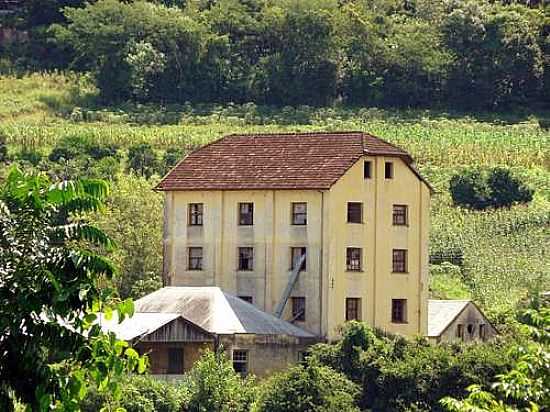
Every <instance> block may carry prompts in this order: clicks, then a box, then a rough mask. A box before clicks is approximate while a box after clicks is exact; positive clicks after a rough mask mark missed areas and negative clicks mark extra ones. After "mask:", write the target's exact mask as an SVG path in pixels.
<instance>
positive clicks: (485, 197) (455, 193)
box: [450, 167, 533, 210]
mask: <svg viewBox="0 0 550 412" xmlns="http://www.w3.org/2000/svg"><path fill="white" fill-rule="evenodd" d="M450 191H451V196H452V199H453V202H454V204H455V205H457V206H463V207H466V208H469V209H475V210H483V209H487V208H488V207H494V208H499V207H510V206H512V205H513V204H514V203H528V202H530V201H531V200H532V199H533V190H532V189H530V188H529V187H528V186H526V185H525V184H523V183H522V182H521V181H520V180H519V179H518V178H517V177H515V176H513V175H512V173H511V172H510V170H508V169H504V168H500V167H497V168H494V169H492V170H490V171H483V170H478V169H471V170H466V171H464V172H463V173H460V174H457V175H454V176H453V177H452V178H451V180H450Z"/></svg>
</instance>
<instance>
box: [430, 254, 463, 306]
mask: <svg viewBox="0 0 550 412" xmlns="http://www.w3.org/2000/svg"><path fill="white" fill-rule="evenodd" d="M462 279H463V274H462V272H461V270H460V267H458V266H455V265H453V264H452V263H448V262H444V263H442V264H440V265H430V297H431V298H433V299H469V298H470V291H469V290H468V287H467V286H466V285H465V284H464V282H463V280H462Z"/></svg>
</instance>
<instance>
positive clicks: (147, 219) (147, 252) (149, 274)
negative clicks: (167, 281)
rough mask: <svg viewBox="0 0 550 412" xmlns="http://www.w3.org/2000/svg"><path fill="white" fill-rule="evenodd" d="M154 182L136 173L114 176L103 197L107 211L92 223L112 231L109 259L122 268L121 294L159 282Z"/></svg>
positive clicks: (158, 208) (142, 291) (158, 202)
mask: <svg viewBox="0 0 550 412" xmlns="http://www.w3.org/2000/svg"><path fill="white" fill-rule="evenodd" d="M152 183H153V182H151V181H147V180H145V179H144V178H141V177H136V176H122V175H119V176H117V180H116V181H115V182H114V183H113V190H112V191H111V194H110V196H109V198H108V199H107V200H106V208H107V211H106V213H101V214H99V213H98V214H95V215H94V217H93V221H94V222H95V224H96V225H97V226H98V227H100V228H102V229H103V230H105V231H106V232H108V233H112V236H113V239H114V240H115V241H116V242H117V244H118V246H119V247H118V248H117V249H116V250H114V251H113V252H111V254H110V257H111V259H112V260H113V261H114V262H115V263H116V264H117V266H119V267H120V268H121V273H120V276H119V277H117V279H115V284H116V286H117V289H118V291H119V293H120V295H121V296H122V297H127V296H131V297H133V298H136V299H137V298H140V297H142V296H144V295H146V294H147V293H150V292H153V291H154V290H156V289H158V288H159V287H161V286H162V281H161V276H160V274H161V271H162V227H163V226H162V216H163V215H162V207H163V201H162V195H161V194H159V193H156V192H153V191H152V190H151V185H152Z"/></svg>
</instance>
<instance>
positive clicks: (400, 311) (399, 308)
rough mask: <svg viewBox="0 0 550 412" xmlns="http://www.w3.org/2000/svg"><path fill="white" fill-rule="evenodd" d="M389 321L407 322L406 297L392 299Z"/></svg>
mask: <svg viewBox="0 0 550 412" xmlns="http://www.w3.org/2000/svg"><path fill="white" fill-rule="evenodd" d="M391 321H392V322H393V323H406V322H407V299H392V301H391Z"/></svg>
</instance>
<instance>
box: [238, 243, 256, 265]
mask: <svg viewBox="0 0 550 412" xmlns="http://www.w3.org/2000/svg"><path fill="white" fill-rule="evenodd" d="M239 270H254V249H253V248H251V247H240V248H239Z"/></svg>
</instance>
